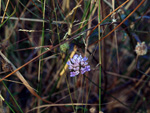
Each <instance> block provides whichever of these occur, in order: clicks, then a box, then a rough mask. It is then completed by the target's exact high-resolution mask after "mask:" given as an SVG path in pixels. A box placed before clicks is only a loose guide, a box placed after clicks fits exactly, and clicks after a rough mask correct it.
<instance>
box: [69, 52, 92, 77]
mask: <svg viewBox="0 0 150 113" xmlns="http://www.w3.org/2000/svg"><path fill="white" fill-rule="evenodd" d="M87 60H88V58H86V57H84V58H83V57H82V56H81V55H77V54H75V55H74V56H73V58H72V59H71V60H70V61H68V62H67V64H68V65H69V69H70V70H71V72H70V77H74V76H76V75H78V74H79V73H81V74H84V73H85V72H87V71H90V70H91V69H90V65H88V63H87Z"/></svg>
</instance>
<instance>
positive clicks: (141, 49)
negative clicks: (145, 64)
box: [135, 42, 147, 55]
mask: <svg viewBox="0 0 150 113" xmlns="http://www.w3.org/2000/svg"><path fill="white" fill-rule="evenodd" d="M135 52H136V54H137V55H145V54H146V53H147V46H146V44H145V42H142V43H139V42H138V43H137V45H136V47H135Z"/></svg>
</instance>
